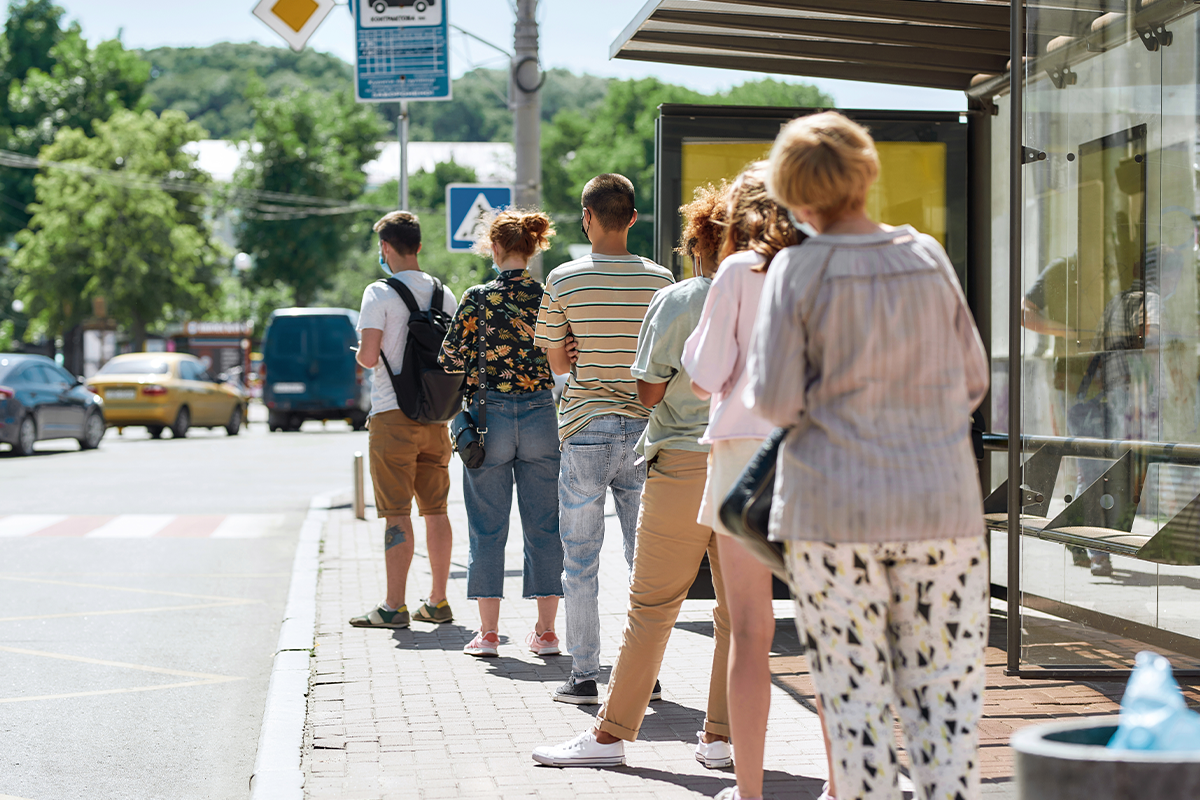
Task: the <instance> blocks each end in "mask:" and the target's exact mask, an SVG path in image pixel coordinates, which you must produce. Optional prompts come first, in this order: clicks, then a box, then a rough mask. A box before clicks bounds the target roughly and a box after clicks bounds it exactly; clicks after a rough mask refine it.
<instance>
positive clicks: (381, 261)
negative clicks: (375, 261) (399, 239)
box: [379, 253, 392, 278]
mask: <svg viewBox="0 0 1200 800" xmlns="http://www.w3.org/2000/svg"><path fill="white" fill-rule="evenodd" d="M379 267H380V269H382V270H383V274H384V275H387V276H388V277H389V278H390V277H392V270H391V267H389V266H388V263H387V260H386V259H385V258H384V257H383V254H382V253H380V255H379Z"/></svg>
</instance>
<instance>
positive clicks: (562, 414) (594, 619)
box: [535, 174, 674, 705]
mask: <svg viewBox="0 0 1200 800" xmlns="http://www.w3.org/2000/svg"><path fill="white" fill-rule="evenodd" d="M636 219H637V211H636V210H635V208H634V193H633V184H632V183H630V181H629V179H628V178H626V177H624V176H622V175H614V174H606V175H598V176H596V177H595V178H592V180H590V181H589V182H588V184H587V186H585V187H584V189H583V224H582V227H583V232H584V235H585V236H587V238H588V241H590V242H591V243H592V252H591V253H590V254H588V255H586V256H584V257H583V258H580V259H576V260H575V261H571V262H569V263H567V264H563V265H562V266H560V267H558V268H557V269H554V270H552V271H551V272H550V274H549V275H548V276H546V286H545V294H543V295H542V307H541V310H540V312H539V314H538V322H537V335H536V338H535V343H536V344H537V345H538V346H539V347H544V348H546V354H547V356H548V358H549V360H550V368H551V369H553V370H554V371H555V372H556V373H558V374H560V375H562V374H566V373H568V372H569V373H570V378H569V379H568V380H567V387H566V389H565V390H564V391H563V397H562V403H561V406H560V408H559V417H558V436H559V439H560V440H561V442H562V459H561V461H560V467H559V479H558V501H559V509H558V513H559V534H560V535H561V536H562V543H563V594H564V595H565V605H566V621H567V627H566V641H567V650H568V652H570V654H571V659H572V664H571V678H570V680H568V681H567V682H566V683H565V684H563V685H562V686H560V687H558V689H557V690H556V691H555V693H554V699H555V700H558V701H560V702H564V703H575V704H580V705H583V704H595V703H599V701H600V696H599V691H598V690H597V688H596V679H597V678H598V677H600V610H599V607H598V597H599V589H600V584H599V580H598V568H599V558H600V546H601V545H602V544H603V543H604V496H605V493H606V491H607V490H609V489H611V490H612V493H613V501H614V502H615V504H616V507H617V517H618V519H619V520H620V523H621V533H622V535H623V538H624V547H625V561H626V562H627V563H628V564H629V565H630V567H631V568H632V566H633V548H634V539H635V536H636V530H637V516H638V507H639V502H640V497H641V491H642V484H643V483H644V482H645V480H646V465H645V462H644V461H640V459H639V458H638V456H637V453H635V452H634V446H635V445H636V444H637V442H638V439H639V438H641V435H642V431H643V430H645V428H646V420H647V418H648V417H649V416H650V409H648V408H646V407H645V406H644V405H642V404H641V403H640V402H639V401H638V396H637V380H636V379H635V378H634V377H633V375H632V374H630V371H629V368H630V366H631V365H632V364H633V359H634V355H635V354H636V353H637V342H638V332H639V331H640V330H641V327H642V320H643V319H644V318H645V316H646V309H647V308H648V307H649V305H650V299H651V298H652V297H653V296H654V293H655V292H656V291H657V290H659V289H661V288H662V287H664V286H667V285H669V284H671V283H674V279H673V278H672V277H671V273H670V271H669V270H667V269H665V268H663V267H660V266H659V265H658V264H655V263H654V262H653V261H650V260H649V259H645V258H640V257H639V256H635V255H632V254H631V253H630V252H629V249H628V236H629V228H630V226H632V225H633V223H634V221H635V220H636ZM569 337H574V340H575V343H576V346H577V348H578V356H577V358H576V359H575V360H574V362H573V363H572V357H571V355H569V353H568V349H567V345H568V343H569Z"/></svg>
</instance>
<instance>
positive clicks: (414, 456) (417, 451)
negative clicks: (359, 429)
mask: <svg viewBox="0 0 1200 800" xmlns="http://www.w3.org/2000/svg"><path fill="white" fill-rule="evenodd" d="M367 430H368V431H369V432H370V433H369V436H368V441H369V450H370V454H371V482H372V483H373V484H375V512H376V513H377V514H378V515H379V516H380V517H407V516H408V515H409V514H410V513H411V512H412V501H413V498H414V497H416V498H417V512H418V513H419V514H420V515H421V516H422V517H428V516H431V515H437V514H445V513H446V501H447V498H448V497H449V495H450V470H449V464H450V431H449V428H448V426H447V425H446V423H444V422H441V423H435V424H432V425H423V424H422V423H420V422H413V421H412V420H411V419H409V418H408V417H407V416H405V414H404V412H403V411H401V410H400V409H392V410H391V411H381V412H380V413H378V414H376V415H374V416H373V417H371V420H370V422H368V423H367Z"/></svg>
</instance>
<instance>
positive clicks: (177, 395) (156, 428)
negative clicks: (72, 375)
mask: <svg viewBox="0 0 1200 800" xmlns="http://www.w3.org/2000/svg"><path fill="white" fill-rule="evenodd" d="M87 386H88V388H89V389H90V390H92V391H93V392H95V393H96V394H98V395H100V396H101V397H103V398H104V416H105V418H106V421H107V422H108V425H109V427H118V428H122V427H125V426H126V425H145V426H146V430H148V431H150V435H151V436H152V437H153V438H155V439H157V438H158V437H160V436H162V432H163V430H164V429H166V428H170V429H171V433H172V435H173V436H174V437H175V438H177V439H179V438H182V437H184V436H187V432H188V428H209V429H210V430H211V429H212V428H224V429H225V431H226V433H228V434H229V435H230V436H236V435H237V433H238V431H239V430H241V427H242V422H243V421H244V420H245V419H246V403H247V397H246V395H245V394H243V393H242V392H241V391H240V390H239V389H236V388H234V387H233V386H230V385H228V384H223V383H218V382H217V381H216V380H215V379H214V378H212V377H210V376H209V374H208V372H207V371H206V370H205V369H204V365H203V364H201V363H200V359H198V358H196V357H195V356H191V355H186V354H184V353H125V354H124V355H119V356H117V357H116V358H114V359H112V360H111V361H109V362H108V363H107V364H105V365H104V366H103V367H101V368H100V371H99V372H97V373H96V374H95V375H93V376H92V377H91V378H88V380H87Z"/></svg>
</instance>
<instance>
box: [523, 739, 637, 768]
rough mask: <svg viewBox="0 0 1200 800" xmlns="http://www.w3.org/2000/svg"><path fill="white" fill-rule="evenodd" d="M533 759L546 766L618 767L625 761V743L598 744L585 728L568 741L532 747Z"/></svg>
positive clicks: (618, 741)
mask: <svg viewBox="0 0 1200 800" xmlns="http://www.w3.org/2000/svg"><path fill="white" fill-rule="evenodd" d="M533 760H534V761H536V762H538V763H539V764H545V765H546V766H547V767H619V766H621V765H623V764H624V763H625V743H624V742H622V741H620V740H617V741H615V742H613V743H612V744H600V743H599V742H598V741H596V734H594V733H592V732H591V731H590V730H586V731H584V732H583V733H581V734H579V735H578V736H576V737H575V738H574V739H572V740H571V741H569V742H564V743H562V744H558V745H543V746H542V747H535V748H533Z"/></svg>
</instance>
